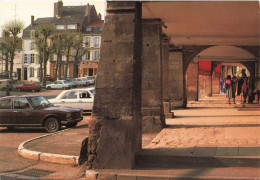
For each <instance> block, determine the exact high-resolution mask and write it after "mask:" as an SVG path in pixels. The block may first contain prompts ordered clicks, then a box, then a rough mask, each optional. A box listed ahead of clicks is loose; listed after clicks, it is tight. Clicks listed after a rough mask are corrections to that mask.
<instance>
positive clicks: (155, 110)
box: [142, 19, 165, 132]
mask: <svg viewBox="0 0 260 180" xmlns="http://www.w3.org/2000/svg"><path fill="white" fill-rule="evenodd" d="M161 34H162V21H161V20H160V19H146V20H143V28H142V36H143V45H142V46H143V47H142V50H143V52H142V119H143V120H142V121H143V132H148V131H149V132H153V131H155V132H158V131H160V130H161V128H162V126H163V125H164V124H165V122H164V115H163V104H162V98H163V97H162V55H161V49H162V43H161V41H162V40H161V38H162V37H161ZM155 116H156V117H155ZM149 121H151V122H149ZM146 126H147V127H146Z"/></svg>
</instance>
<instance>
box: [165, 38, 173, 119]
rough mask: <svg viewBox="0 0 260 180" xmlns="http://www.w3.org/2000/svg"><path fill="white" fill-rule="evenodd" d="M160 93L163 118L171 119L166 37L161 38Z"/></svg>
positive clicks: (167, 39) (167, 42)
mask: <svg viewBox="0 0 260 180" xmlns="http://www.w3.org/2000/svg"><path fill="white" fill-rule="evenodd" d="M162 92H163V113H164V117H165V118H172V117H173V112H171V104H170V102H169V38H168V37H166V36H164V37H162Z"/></svg>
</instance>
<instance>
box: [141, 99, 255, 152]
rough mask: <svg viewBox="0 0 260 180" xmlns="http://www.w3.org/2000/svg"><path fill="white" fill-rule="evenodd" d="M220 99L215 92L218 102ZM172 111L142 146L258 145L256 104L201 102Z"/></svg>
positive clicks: (147, 147) (151, 147)
mask: <svg viewBox="0 0 260 180" xmlns="http://www.w3.org/2000/svg"><path fill="white" fill-rule="evenodd" d="M215 98H216V97H215ZM221 99H223V97H222V96H219V98H217V100H218V102H220V101H221ZM202 103H203V102H202ZM202 103H201V102H200V106H203V104H202ZM207 103H208V102H207ZM222 103H223V102H222ZM213 104H214V103H213ZM247 106H248V105H247ZM174 114H175V118H173V119H167V120H166V124H167V126H166V127H165V128H164V129H163V130H162V131H161V132H160V133H158V134H157V136H156V137H155V138H154V139H153V140H152V142H151V143H149V144H147V145H146V146H145V147H144V148H146V149H154V148H171V149H172V148H190V147H195V148H196V147H260V109H259V106H258V105H257V104H253V105H250V107H249V106H248V107H244V108H240V107H237V108H219V107H212V108H208V107H207V106H205V104H204V108H199V107H196V108H188V109H179V110H174ZM258 150H259V148H258Z"/></svg>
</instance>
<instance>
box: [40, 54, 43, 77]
mask: <svg viewBox="0 0 260 180" xmlns="http://www.w3.org/2000/svg"><path fill="white" fill-rule="evenodd" d="M42 80H43V78H42V55H41V54H40V82H42Z"/></svg>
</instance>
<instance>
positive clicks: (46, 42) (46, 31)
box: [35, 22, 55, 86]
mask: <svg viewBox="0 0 260 180" xmlns="http://www.w3.org/2000/svg"><path fill="white" fill-rule="evenodd" d="M54 32H55V27H54V25H53V24H51V23H49V22H44V23H41V24H39V25H38V26H37V28H36V34H35V35H36V36H35V37H36V39H38V40H36V45H37V47H38V49H42V57H43V86H46V73H47V61H48V59H49V57H50V54H51V53H52V41H51V39H50V37H51V35H52V34H54ZM40 46H42V47H40Z"/></svg>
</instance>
